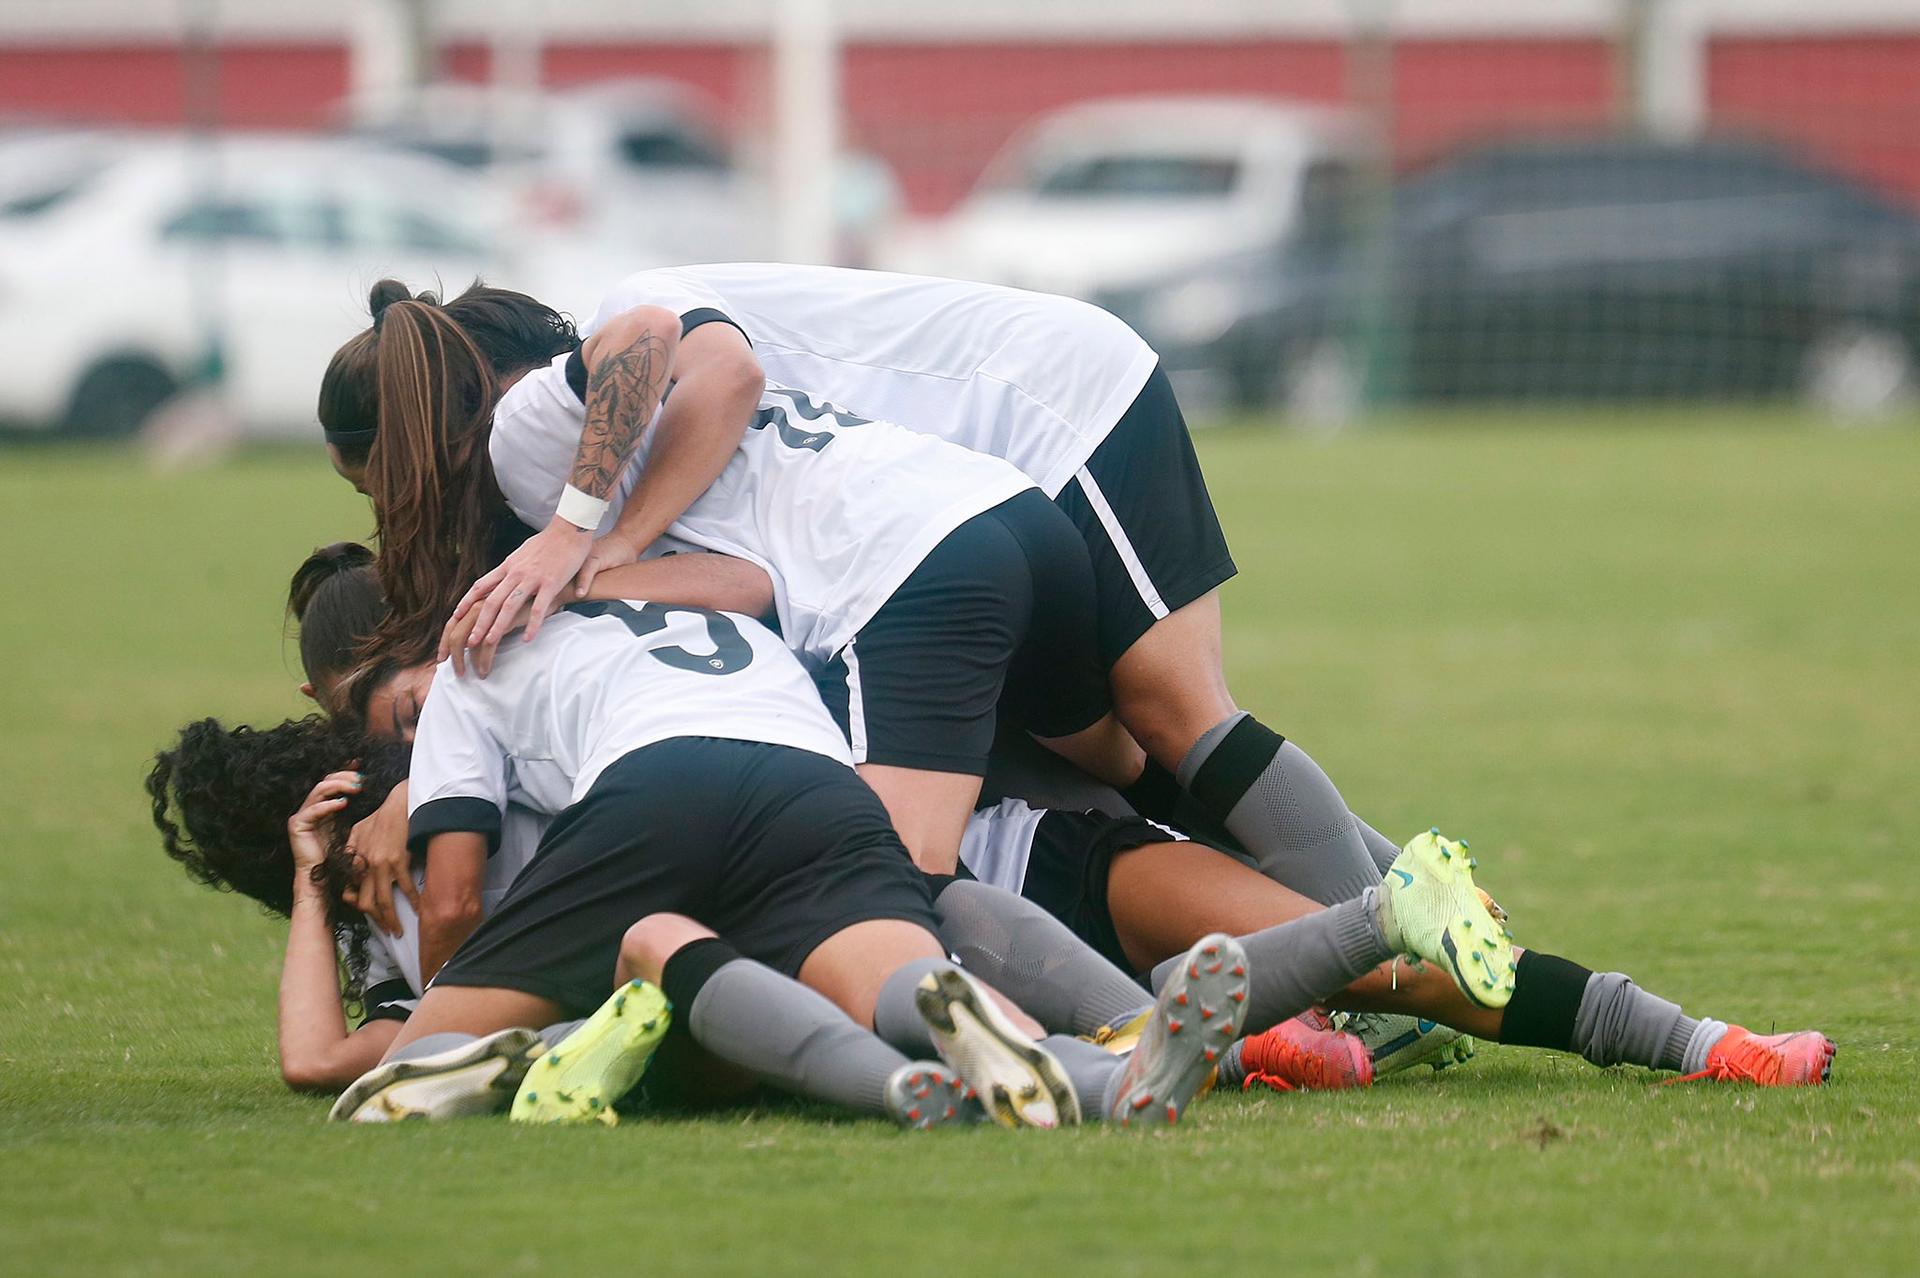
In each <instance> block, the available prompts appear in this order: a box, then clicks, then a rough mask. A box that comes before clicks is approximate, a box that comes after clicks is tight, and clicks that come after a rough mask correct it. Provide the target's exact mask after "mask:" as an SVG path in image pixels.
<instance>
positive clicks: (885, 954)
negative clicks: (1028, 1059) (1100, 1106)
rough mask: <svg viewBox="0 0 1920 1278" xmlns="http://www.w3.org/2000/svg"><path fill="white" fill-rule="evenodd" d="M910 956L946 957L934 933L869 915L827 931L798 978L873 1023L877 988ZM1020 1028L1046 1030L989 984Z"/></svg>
mask: <svg viewBox="0 0 1920 1278" xmlns="http://www.w3.org/2000/svg"><path fill="white" fill-rule="evenodd" d="M915 959H932V960H935V961H938V962H943V963H944V962H946V961H947V949H946V946H944V945H942V944H941V943H940V941H939V938H937V937H935V936H934V934H933V933H931V932H929V931H927V930H926V929H925V928H923V927H920V926H918V925H916V924H913V923H907V922H903V921H901V920H898V919H873V920H870V921H868V922H865V923H856V924H854V925H853V926H852V927H850V928H846V929H845V930H843V931H840V932H836V933H835V934H834V935H832V936H830V937H828V938H827V939H826V940H825V941H824V942H822V943H821V944H820V946H819V947H818V948H817V949H815V950H814V952H813V953H812V954H809V955H808V956H807V961H806V962H805V963H803V964H801V965H800V981H801V983H802V984H804V985H808V986H811V987H812V988H814V989H816V990H818V991H820V993H822V994H824V995H826V996H827V997H828V998H830V999H832V1000H833V1001H834V1002H835V1003H837V1004H839V1006H840V1007H841V1008H842V1009H844V1010H845V1011H846V1013H847V1015H848V1016H851V1017H852V1018H853V1019H854V1020H856V1021H858V1022H859V1023H860V1024H862V1025H871V1024H873V1023H874V1009H875V1007H876V1006H877V1005H878V1003H879V1001H880V991H881V988H882V987H883V986H884V985H886V983H887V980H888V978H889V977H891V976H892V975H893V974H894V973H895V972H896V971H898V970H899V969H900V968H901V967H902V966H903V965H905V964H907V963H910V962H912V961H913V960H915ZM989 993H991V994H992V995H993V997H994V1001H995V1002H996V1003H998V1004H999V1006H1000V1009H1001V1010H1002V1011H1004V1012H1005V1013H1006V1014H1007V1015H1008V1016H1009V1017H1010V1018H1011V1019H1012V1021H1013V1023H1014V1025H1015V1026H1017V1027H1018V1028H1019V1030H1020V1032H1021V1033H1023V1034H1026V1035H1027V1036H1029V1037H1031V1038H1036V1039H1037V1038H1040V1037H1042V1036H1044V1035H1045V1034H1046V1030H1044V1029H1042V1028H1041V1027H1040V1024H1039V1022H1037V1021H1035V1020H1034V1019H1033V1018H1032V1017H1030V1016H1028V1015H1027V1014H1026V1013H1025V1012H1023V1011H1021V1010H1020V1009H1019V1008H1018V1007H1016V1006H1014V1005H1013V1003H1012V1002H1010V1001H1009V1000H1008V999H1007V998H1006V997H1005V996H1004V995H1002V994H1000V993H999V991H997V990H990V991H989Z"/></svg>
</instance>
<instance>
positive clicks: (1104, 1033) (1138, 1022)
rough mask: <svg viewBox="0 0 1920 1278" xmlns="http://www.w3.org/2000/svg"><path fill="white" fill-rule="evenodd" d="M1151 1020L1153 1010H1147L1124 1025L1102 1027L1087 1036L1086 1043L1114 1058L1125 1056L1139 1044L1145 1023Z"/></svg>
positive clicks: (1144, 1030) (1144, 1029) (1145, 1026)
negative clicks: (1100, 1048)
mask: <svg viewBox="0 0 1920 1278" xmlns="http://www.w3.org/2000/svg"><path fill="white" fill-rule="evenodd" d="M1152 1019H1153V1009H1152V1008H1147V1009H1146V1010H1145V1011H1143V1012H1141V1013H1140V1015H1138V1016H1136V1017H1134V1018H1133V1019H1132V1020H1130V1021H1128V1022H1126V1023H1125V1024H1124V1025H1102V1026H1101V1027H1100V1028H1099V1029H1097V1030H1095V1031H1094V1032H1093V1033H1091V1034H1089V1035H1088V1036H1087V1041H1088V1042H1089V1043H1092V1044H1093V1045H1094V1046H1095V1047H1104V1048H1106V1049H1107V1050H1108V1051H1109V1052H1112V1053H1113V1054H1114V1055H1115V1056H1125V1055H1126V1054H1127V1053H1128V1052H1131V1051H1132V1050H1133V1049H1134V1047H1135V1046H1136V1045H1138V1044H1139V1042H1140V1035H1141V1034H1143V1033H1145V1032H1146V1028H1147V1022H1148V1021H1151V1020H1152Z"/></svg>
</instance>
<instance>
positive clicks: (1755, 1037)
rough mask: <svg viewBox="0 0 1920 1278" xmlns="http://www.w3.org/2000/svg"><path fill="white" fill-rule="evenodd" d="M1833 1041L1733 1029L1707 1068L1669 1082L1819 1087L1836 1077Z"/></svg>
mask: <svg viewBox="0 0 1920 1278" xmlns="http://www.w3.org/2000/svg"><path fill="white" fill-rule="evenodd" d="M1838 1050H1839V1049H1838V1048H1837V1047H1835V1046H1834V1042H1833V1040H1832V1039H1830V1038H1828V1037H1827V1036H1826V1035H1825V1034H1821V1033H1819V1032H1817V1031H1815V1030H1796V1031H1794V1032H1793V1033H1791V1034H1755V1033H1754V1032H1752V1031H1751V1030H1746V1029H1742V1028H1741V1027H1740V1026H1738V1025H1730V1026H1728V1027H1727V1032H1726V1034H1725V1035H1723V1036H1722V1037H1721V1039H1720V1041H1719V1042H1718V1043H1715V1044H1714V1045H1713V1050H1712V1051H1710V1052H1708V1053H1707V1067H1706V1068H1705V1069H1703V1070H1701V1071H1700V1072H1699V1073H1697V1074H1683V1075H1681V1076H1680V1077H1679V1078H1674V1079H1669V1080H1667V1081H1668V1082H1672V1083H1684V1082H1687V1081H1689V1080H1691V1079H1696V1078H1704V1079H1709V1080H1711V1081H1712V1082H1715V1083H1757V1084H1759V1085H1760V1086H1761V1087H1818V1086H1819V1085H1820V1084H1822V1083H1824V1082H1826V1081H1827V1078H1828V1077H1829V1076H1830V1075H1831V1074H1832V1073H1833V1054H1834V1053H1835V1052H1836V1051H1838Z"/></svg>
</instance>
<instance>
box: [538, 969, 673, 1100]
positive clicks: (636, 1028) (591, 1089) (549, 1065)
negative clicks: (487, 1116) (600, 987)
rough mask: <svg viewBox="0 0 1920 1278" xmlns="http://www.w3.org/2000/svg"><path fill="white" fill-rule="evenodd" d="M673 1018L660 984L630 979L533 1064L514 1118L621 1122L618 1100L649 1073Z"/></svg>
mask: <svg viewBox="0 0 1920 1278" xmlns="http://www.w3.org/2000/svg"><path fill="white" fill-rule="evenodd" d="M672 1019H673V1017H672V1013H671V1012H670V1010H669V1009H668V1006H667V996H666V995H664V994H662V993H661V992H660V990H659V989H658V987H656V986H653V985H649V984H647V982H645V981H629V982H627V983H626V984H625V985H623V986H621V987H620V988H619V989H618V990H616V991H614V994H613V997H612V998H610V999H608V1000H607V1001H606V1002H604V1003H602V1004H601V1005H600V1010H599V1011H597V1012H595V1013H594V1014H593V1015H592V1016H589V1017H588V1018H587V1019H586V1021H585V1022H583V1023H582V1024H581V1026H580V1028H579V1029H577V1030H575V1031H574V1032H573V1033H571V1034H569V1035H567V1036H566V1038H564V1039H562V1040H561V1042H560V1045H559V1046H558V1047H554V1048H550V1049H548V1050H547V1051H546V1052H544V1053H542V1054H541V1056H540V1058H539V1059H538V1060H536V1061H535V1062H534V1063H533V1065H532V1066H531V1067H530V1068H528V1070H527V1076H526V1078H525V1079H524V1080H522V1081H521V1084H520V1091H519V1094H518V1095H516V1096H515V1097H514V1098H513V1109H512V1111H511V1113H510V1114H509V1117H510V1118H512V1120H513V1121H514V1122H516V1123H592V1122H599V1123H606V1124H607V1125H608V1126H612V1125H614V1124H616V1123H618V1122H619V1121H620V1119H619V1117H618V1116H617V1115H616V1114H615V1113H614V1112H613V1106H614V1103H615V1102H617V1101H618V1100H619V1099H620V1098H621V1097H622V1096H625V1095H626V1094H627V1093H628V1092H630V1091H632V1090H633V1086H634V1084H635V1083H638V1082H639V1081H640V1076H641V1075H642V1074H645V1073H646V1072H647V1064H648V1062H650V1061H651V1060H652V1059H653V1053H654V1051H655V1049H656V1048H658V1047H659V1046H660V1040H662V1039H663V1038H665V1037H666V1036H667V1024H668V1022H669V1021H671V1020H672Z"/></svg>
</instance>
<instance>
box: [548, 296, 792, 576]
mask: <svg viewBox="0 0 1920 1278" xmlns="http://www.w3.org/2000/svg"><path fill="white" fill-rule="evenodd" d="M673 377H674V385H673V398H672V399H670V400H668V401H667V407H666V410H665V411H664V412H662V413H661V414H660V422H659V425H657V426H655V427H654V439H653V447H652V449H651V450H650V451H649V452H648V454H647V468H646V470H645V471H644V472H642V474H641V476H640V482H639V483H638V484H637V485H636V486H635V487H634V490H633V492H632V494H631V495H630V496H629V497H628V498H627V504H626V505H625V506H624V507H623V508H622V509H621V511H620V519H619V522H618V523H616V524H615V525H614V526H613V530H612V531H611V532H609V533H607V534H606V535H605V536H603V537H601V538H600V540H599V541H597V542H595V543H594V545H593V551H592V553H591V554H589V555H588V556H587V561H586V564H585V566H584V567H582V568H581V569H580V575H579V577H578V579H577V580H576V581H575V583H574V584H575V586H576V587H577V591H578V593H579V595H580V596H582V597H585V596H586V595H587V593H588V592H589V591H590V590H591V589H592V587H593V579H594V577H595V575H597V574H598V573H600V572H601V571H603V570H605V569H608V568H618V567H621V566H622V565H625V564H630V563H633V562H634V561H635V560H636V559H638V558H639V556H640V552H641V551H643V550H645V549H646V548H647V547H648V546H651V545H652V544H653V543H654V542H655V541H658V540H659V539H660V536H661V534H663V533H665V532H666V531H667V528H668V526H669V525H671V524H672V523H673V521H674V520H676V519H678V518H680V516H681V515H682V514H683V513H684V512H685V511H686V509H687V507H688V506H691V505H692V504H693V503H694V502H695V501H696V500H697V499H698V498H699V496H700V494H701V493H704V492H705V491H707V489H708V488H709V487H710V486H711V485H712V484H713V481H714V480H716V479H718V478H719V477H720V472H721V471H723V470H725V469H726V466H727V459H728V458H729V457H731V456H733V451H734V449H736V448H738V447H740V438H741V436H743V435H745V434H746V433H747V423H748V422H750V421H752V420H753V413H754V409H755V408H757V407H758V406H759V404H760V395H761V392H762V391H764V390H765V389H766V384H767V382H766V376H765V374H764V373H762V372H761V370H760V361H759V360H757V359H755V358H754V354H753V348H752V347H751V346H749V345H747V339H746V338H745V337H744V336H742V335H741V332H740V330H739V329H737V328H735V327H733V326H732V325H731V324H703V325H701V326H700V327H699V328H696V329H694V330H693V331H692V332H691V333H688V334H687V335H686V336H685V337H684V338H682V339H681V341H680V349H679V353H678V354H677V355H676V357H675V359H674V362H673ZM574 482H575V483H576V484H577V483H579V482H580V481H579V480H578V479H575V480H574Z"/></svg>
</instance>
